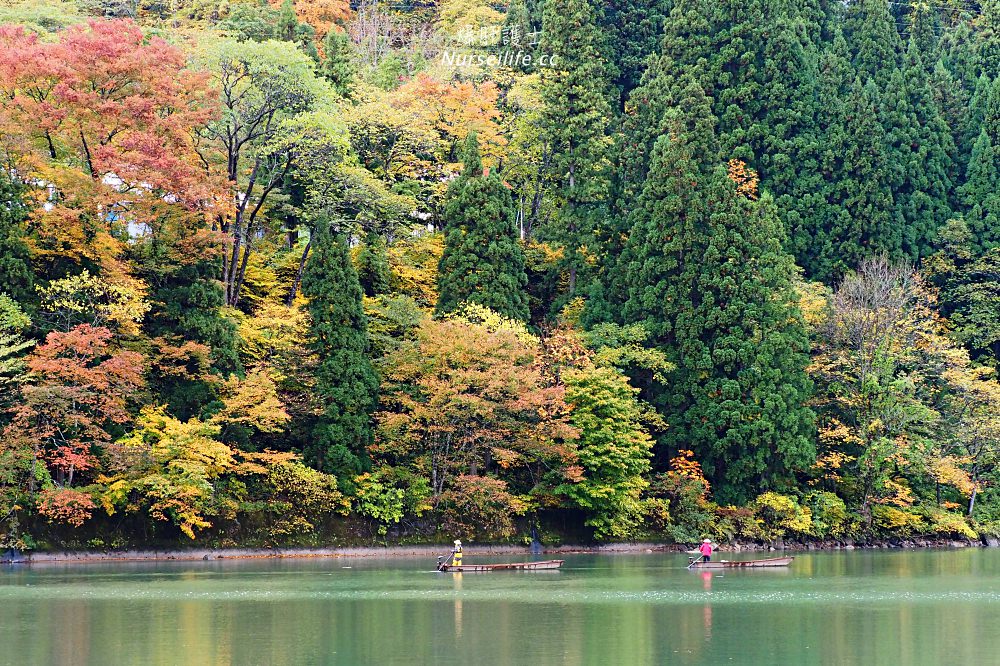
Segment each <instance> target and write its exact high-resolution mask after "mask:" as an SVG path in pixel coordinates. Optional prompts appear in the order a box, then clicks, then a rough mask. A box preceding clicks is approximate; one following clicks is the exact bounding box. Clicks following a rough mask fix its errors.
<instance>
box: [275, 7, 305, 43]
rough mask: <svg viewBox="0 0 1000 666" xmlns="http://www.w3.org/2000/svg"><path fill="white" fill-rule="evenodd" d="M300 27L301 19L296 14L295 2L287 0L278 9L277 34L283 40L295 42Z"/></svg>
mask: <svg viewBox="0 0 1000 666" xmlns="http://www.w3.org/2000/svg"><path fill="white" fill-rule="evenodd" d="M298 27H299V19H298V17H297V16H296V15H295V3H294V2H292V0H285V1H284V2H282V3H281V8H280V9H279V10H278V23H277V26H276V27H275V34H276V35H277V37H278V39H279V40H281V41H283V42H294V41H295V38H296V35H297V31H296V29H297V28H298Z"/></svg>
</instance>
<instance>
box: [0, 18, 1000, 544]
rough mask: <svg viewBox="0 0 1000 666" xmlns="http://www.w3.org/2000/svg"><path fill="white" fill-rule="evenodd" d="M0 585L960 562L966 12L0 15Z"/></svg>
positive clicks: (975, 509) (979, 364) (987, 382)
mask: <svg viewBox="0 0 1000 666" xmlns="http://www.w3.org/2000/svg"><path fill="white" fill-rule="evenodd" d="M0 96H2V100H3V105H2V108H0V160H2V164H0V294H2V295H0V433H2V434H0V546H2V547H16V548H22V549H24V548H27V549H31V548H48V547H56V546H72V547H100V548H103V547H123V546H126V545H128V546H136V545H150V544H158V545H162V544H177V545H183V544H190V543H192V540H193V542H194V543H207V544H213V545H284V544H321V543H322V544H326V543H346V542H358V541H365V540H377V541H379V542H385V541H391V540H400V539H405V540H411V541H412V540H430V541H433V540H444V539H451V538H455V537H461V538H463V539H472V540H478V541H523V540H526V539H530V538H531V535H532V534H535V535H538V534H540V535H541V537H542V539H543V540H548V541H549V542H552V541H554V540H557V539H560V538H572V539H577V540H578V539H596V540H624V539H637V538H645V539H660V540H667V541H670V540H674V541H678V542H688V541H693V540H700V539H701V538H703V537H706V536H709V537H713V538H715V539H719V540H726V539H729V540H755V541H769V540H773V539H777V538H786V539H797V540H807V539H846V538H852V539H869V538H895V537H910V536H918V535H920V536H923V535H938V536H942V537H952V536H966V537H970V538H976V537H986V536H1000V492H998V489H997V487H996V482H997V481H998V480H1000V469H998V464H1000V384H998V382H997V378H996V374H995V370H996V368H997V366H998V364H1000V221H998V216H1000V1H998V0H986V1H984V2H974V1H973V0H933V2H923V1H919V0H914V1H909V0H900V1H899V2H892V1H887V0H850V1H844V2H841V1H839V0H739V1H736V0H614V1H609V2H597V1H596V0H510V2H509V4H505V3H503V2H500V3H493V2H488V1H487V0H426V1H423V2H412V1H411V0H401V1H398V2H396V1H394V2H385V1H380V0H359V2H356V3H349V1H348V0H295V1H293V0H283V2H275V3H272V4H267V3H266V2H257V1H256V0H249V1H247V2H240V1H239V0H229V1H228V2H226V1H216V0H75V1H73V0H69V1H66V0H23V1H22V0H0Z"/></svg>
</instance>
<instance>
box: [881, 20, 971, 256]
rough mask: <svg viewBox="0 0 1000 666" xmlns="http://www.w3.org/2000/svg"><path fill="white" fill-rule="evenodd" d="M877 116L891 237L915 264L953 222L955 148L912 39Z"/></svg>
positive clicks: (891, 79) (894, 73) (887, 89)
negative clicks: (883, 147) (890, 207)
mask: <svg viewBox="0 0 1000 666" xmlns="http://www.w3.org/2000/svg"><path fill="white" fill-rule="evenodd" d="M879 111H880V114H881V118H880V120H881V123H882V126H883V128H884V129H885V131H886V141H887V148H886V156H887V158H888V159H887V168H888V173H889V185H890V190H891V193H892V197H893V202H894V206H893V211H892V222H891V226H892V228H893V236H894V237H895V236H896V235H897V234H898V235H899V236H900V238H901V246H900V247H901V250H902V252H903V254H904V255H906V256H908V257H909V258H910V259H913V260H917V259H919V258H920V257H921V256H926V255H927V254H928V253H929V251H930V247H931V243H932V241H933V240H934V238H935V237H936V235H937V228H938V227H939V226H940V225H942V224H944V223H945V222H947V221H948V220H949V219H951V208H950V206H949V197H950V194H951V191H952V188H953V182H954V181H953V179H954V175H955V170H954V163H953V159H952V156H953V154H954V152H955V148H954V145H953V144H952V142H951V134H950V133H949V131H948V128H947V127H946V126H945V124H944V121H943V120H942V118H941V116H940V113H939V112H938V108H937V106H936V104H935V102H934V95H933V92H932V90H931V87H930V79H929V77H928V75H927V71H926V68H925V67H924V65H923V61H922V60H921V57H920V53H919V51H918V50H917V43H916V41H915V40H914V39H911V40H910V45H909V48H908V49H907V53H906V67H905V69H904V70H897V71H895V72H893V73H892V75H891V76H890V78H889V83H888V86H887V87H886V89H885V91H884V93H883V95H882V103H881V104H880V105H879ZM896 229H899V232H897V231H896Z"/></svg>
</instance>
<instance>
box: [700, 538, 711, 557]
mask: <svg viewBox="0 0 1000 666" xmlns="http://www.w3.org/2000/svg"><path fill="white" fill-rule="evenodd" d="M698 552H700V553H701V561H702V562H711V561H712V540H711V539H705V541H704V542H703V543H702V544H701V547H700V548H698Z"/></svg>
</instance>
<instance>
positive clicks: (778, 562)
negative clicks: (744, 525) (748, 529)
mask: <svg viewBox="0 0 1000 666" xmlns="http://www.w3.org/2000/svg"><path fill="white" fill-rule="evenodd" d="M690 559H691V563H690V564H688V568H689V569H753V568H756V567H787V566H788V565H790V564H791V563H792V560H794V559H795V558H794V557H772V558H770V559H766V560H742V561H735V562H733V561H729V560H713V561H711V562H699V561H697V560H695V559H694V558H690Z"/></svg>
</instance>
